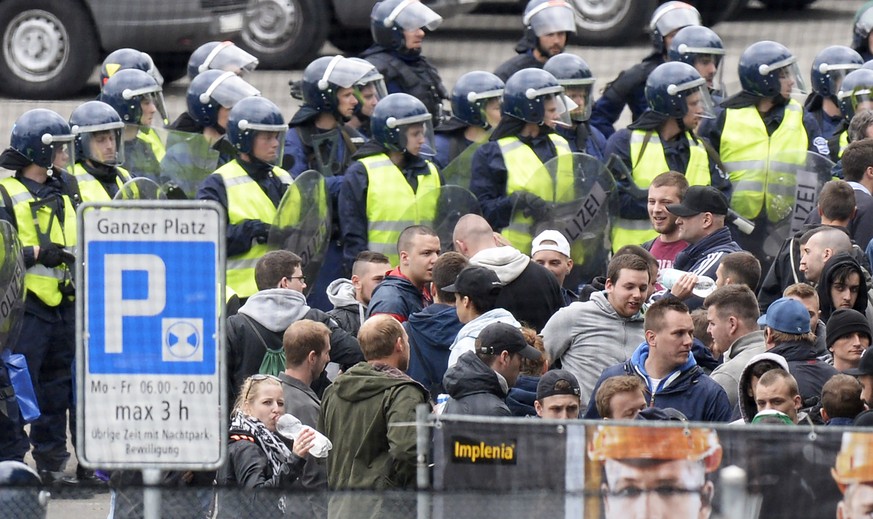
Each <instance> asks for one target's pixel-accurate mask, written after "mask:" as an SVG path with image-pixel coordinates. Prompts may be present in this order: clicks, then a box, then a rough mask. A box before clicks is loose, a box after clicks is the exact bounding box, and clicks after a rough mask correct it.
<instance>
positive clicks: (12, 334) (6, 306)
mask: <svg viewBox="0 0 873 519" xmlns="http://www.w3.org/2000/svg"><path fill="white" fill-rule="evenodd" d="M0 254H2V257H0V297H2V299H0V351H3V350H5V349H6V348H11V347H12V345H13V344H15V341H16V339H17V337H18V333H19V331H20V330H21V317H22V314H23V313H24V294H25V292H24V270H25V269H24V255H23V254H22V252H21V243H20V242H19V241H18V233H16V232H15V228H14V227H13V226H12V224H10V223H9V222H6V221H0Z"/></svg>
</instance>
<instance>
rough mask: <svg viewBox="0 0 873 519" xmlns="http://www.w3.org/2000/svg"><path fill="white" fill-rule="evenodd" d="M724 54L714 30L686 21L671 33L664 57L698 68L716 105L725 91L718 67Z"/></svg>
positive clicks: (722, 44) (719, 39) (720, 69)
mask: <svg viewBox="0 0 873 519" xmlns="http://www.w3.org/2000/svg"><path fill="white" fill-rule="evenodd" d="M724 54H725V50H724V43H722V41H721V38H720V37H719V36H718V34H716V33H715V31H713V30H712V29H710V28H709V27H704V26H702V25H689V26H688V27H684V28H682V29H679V31H678V32H677V33H676V35H675V36H674V37H673V40H672V41H671V42H670V50H669V51H668V53H667V57H668V58H669V59H670V61H681V62H682V63H687V64H689V65H691V66H692V67H694V68H695V69H697V72H699V73H700V75H701V76H702V77H703V79H705V80H706V86H707V88H709V94H710V95H711V96H712V100H713V102H714V103H716V105H717V104H718V103H720V102H721V101H722V100H723V98H724V95H725V87H724V82H723V81H722V68H721V62H722V59H724Z"/></svg>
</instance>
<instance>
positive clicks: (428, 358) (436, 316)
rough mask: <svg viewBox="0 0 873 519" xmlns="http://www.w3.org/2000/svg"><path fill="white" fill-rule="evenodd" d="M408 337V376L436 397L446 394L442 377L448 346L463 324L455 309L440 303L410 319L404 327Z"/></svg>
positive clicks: (444, 371)
mask: <svg viewBox="0 0 873 519" xmlns="http://www.w3.org/2000/svg"><path fill="white" fill-rule="evenodd" d="M403 326H404V328H406V333H407V334H409V350H410V351H409V368H408V369H407V370H406V374H407V375H409V376H410V377H412V378H413V379H415V380H417V381H418V382H420V383H421V385H422V386H424V387H425V388H426V389H428V390H429V391H430V392H431V396H432V397H433V398H434V399H436V395H438V394H440V393H444V392H445V390H444V388H443V376H444V375H445V374H446V366H448V362H449V352H450V351H451V350H450V349H449V347H450V346H451V345H452V343H453V342H455V337H457V335H458V331H459V330H460V329H461V327H462V326H463V324H461V321H459V320H458V313H457V312H456V311H455V307H454V306H450V305H446V304H442V303H437V304H433V305H430V306H428V307H427V308H425V309H424V310H422V311H420V312H416V313H414V314H412V315H410V316H409V320H408V321H407V322H406V323H404V324H403Z"/></svg>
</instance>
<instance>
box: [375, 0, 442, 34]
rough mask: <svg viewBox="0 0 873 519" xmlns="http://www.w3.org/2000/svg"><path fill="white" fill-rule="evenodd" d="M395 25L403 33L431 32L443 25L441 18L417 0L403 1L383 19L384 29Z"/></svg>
mask: <svg viewBox="0 0 873 519" xmlns="http://www.w3.org/2000/svg"><path fill="white" fill-rule="evenodd" d="M395 23H396V24H397V25H399V26H400V27H403V30H405V31H412V30H415V29H427V30H429V31H433V30H434V29H436V28H437V27H439V26H440V24H441V23H443V17H442V16H440V15H438V14H437V13H436V12H434V11H433V9H431V8H430V7H428V6H426V5H424V4H423V3H421V2H420V1H419V0H403V1H402V2H400V3H399V4H398V5H397V7H395V8H394V10H393V11H391V14H389V15H388V17H387V18H385V27H391V26H392V25H393V24H395Z"/></svg>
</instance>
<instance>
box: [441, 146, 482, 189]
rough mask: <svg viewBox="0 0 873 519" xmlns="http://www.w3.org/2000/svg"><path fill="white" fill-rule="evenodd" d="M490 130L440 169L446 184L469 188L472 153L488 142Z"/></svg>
mask: <svg viewBox="0 0 873 519" xmlns="http://www.w3.org/2000/svg"><path fill="white" fill-rule="evenodd" d="M490 135H491V132H488V133H486V134H485V135H484V137H483V138H482V139H480V140H479V141H477V142H474V143H473V144H471V145H469V146H467V148H466V149H465V150H464V151H462V152H461V153H460V154H458V156H457V157H455V158H454V159H452V161H451V162H449V163H448V164H447V165H446V167H445V168H443V170H442V174H443V180H444V181H445V183H446V185H456V186H461V187H463V188H464V189H470V179H471V177H472V176H473V172H472V163H473V154H474V153H476V150H478V149H479V148H480V147H481V146H482V145H483V144H485V143H486V142H488V137H489V136H490Z"/></svg>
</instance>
